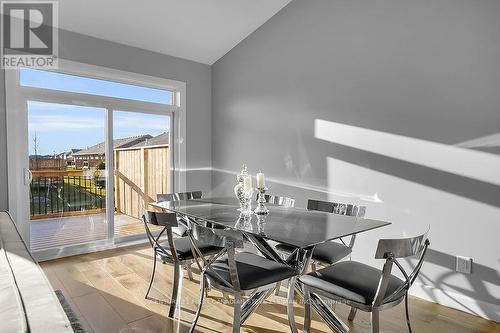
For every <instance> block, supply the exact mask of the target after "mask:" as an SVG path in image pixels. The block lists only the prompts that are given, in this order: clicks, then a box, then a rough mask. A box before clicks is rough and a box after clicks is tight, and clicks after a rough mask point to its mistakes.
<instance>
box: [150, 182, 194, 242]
mask: <svg viewBox="0 0 500 333" xmlns="http://www.w3.org/2000/svg"><path fill="white" fill-rule="evenodd" d="M201 197H202V192H201V191H192V192H177V193H159V194H157V195H156V202H163V201H179V200H192V199H201ZM180 220H181V224H180V225H179V226H178V227H176V228H174V229H172V231H173V233H174V234H176V235H178V236H185V234H186V230H187V227H186V226H185V224H186V223H187V220H188V218H187V217H183V218H180Z"/></svg>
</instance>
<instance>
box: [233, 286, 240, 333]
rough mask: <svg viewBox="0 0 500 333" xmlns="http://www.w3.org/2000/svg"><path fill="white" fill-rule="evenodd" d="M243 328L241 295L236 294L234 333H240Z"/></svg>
mask: <svg viewBox="0 0 500 333" xmlns="http://www.w3.org/2000/svg"><path fill="white" fill-rule="evenodd" d="M240 326H241V295H240V293H238V292H236V293H234V314H233V333H239V332H240Z"/></svg>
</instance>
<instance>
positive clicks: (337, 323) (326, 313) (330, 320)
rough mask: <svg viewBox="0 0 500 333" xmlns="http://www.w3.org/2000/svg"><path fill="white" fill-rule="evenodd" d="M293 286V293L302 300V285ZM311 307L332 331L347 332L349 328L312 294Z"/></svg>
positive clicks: (298, 283) (299, 283)
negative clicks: (295, 292)
mask: <svg viewBox="0 0 500 333" xmlns="http://www.w3.org/2000/svg"><path fill="white" fill-rule="evenodd" d="M295 285H296V288H295V291H297V292H298V293H299V295H300V296H301V297H302V298H304V292H303V290H302V283H301V282H300V281H297V283H296V284H295ZM311 305H312V306H313V308H314V310H315V311H316V312H317V313H318V314H319V316H320V317H321V318H322V319H323V320H324V321H325V323H326V324H327V325H328V327H330V329H331V330H332V331H334V332H337V333H347V332H349V327H348V326H347V325H346V324H345V323H344V322H343V321H342V320H341V319H340V318H339V317H338V316H337V314H336V313H335V312H333V310H332V309H331V308H330V307H329V306H328V304H326V303H325V302H323V300H322V299H321V298H320V297H319V296H317V295H315V294H314V293H311Z"/></svg>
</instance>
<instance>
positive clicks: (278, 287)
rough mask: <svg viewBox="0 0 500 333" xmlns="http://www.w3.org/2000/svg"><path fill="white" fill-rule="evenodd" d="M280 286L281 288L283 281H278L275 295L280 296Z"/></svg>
mask: <svg viewBox="0 0 500 333" xmlns="http://www.w3.org/2000/svg"><path fill="white" fill-rule="evenodd" d="M280 288H281V281H280V282H276V289H275V291H274V295H275V296H279V295H280Z"/></svg>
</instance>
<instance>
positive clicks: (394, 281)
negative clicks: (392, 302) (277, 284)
mask: <svg viewBox="0 0 500 333" xmlns="http://www.w3.org/2000/svg"><path fill="white" fill-rule="evenodd" d="M381 276H382V271H381V270H379V269H377V268H374V267H371V266H368V265H365V264H363V263H360V262H356V261H343V262H339V263H337V264H335V265H332V266H330V267H326V268H323V269H320V270H318V271H316V272H311V273H309V274H306V275H303V276H301V277H300V281H301V282H303V283H304V284H305V285H307V286H309V287H312V288H315V289H319V290H322V291H326V292H328V293H330V294H334V295H337V296H340V297H342V298H344V299H347V300H351V301H355V302H358V303H361V304H367V305H371V304H372V303H373V300H374V298H375V294H376V293H377V288H378V284H379V281H380V277H381ZM403 284H404V282H403V281H402V280H401V279H399V278H397V277H396V276H394V275H391V277H390V279H389V284H388V286H387V291H386V293H385V296H389V295H391V294H392V293H393V292H394V291H396V289H398V288H399V287H400V286H402V285H403ZM313 292H314V291H313ZM404 293H405V291H404V290H403V291H401V295H398V297H399V296H402V295H403V294H404Z"/></svg>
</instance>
